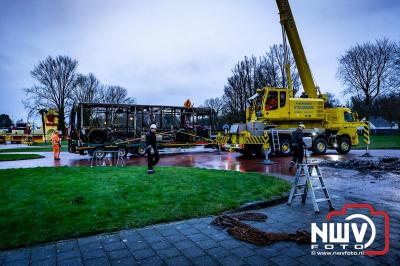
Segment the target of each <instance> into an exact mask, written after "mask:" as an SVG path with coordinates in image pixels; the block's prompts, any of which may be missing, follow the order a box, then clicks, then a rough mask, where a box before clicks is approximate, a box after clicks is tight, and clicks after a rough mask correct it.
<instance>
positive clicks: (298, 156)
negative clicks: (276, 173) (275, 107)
mask: <svg viewBox="0 0 400 266" xmlns="http://www.w3.org/2000/svg"><path fill="white" fill-rule="evenodd" d="M304 128H305V126H304V124H300V125H299V126H298V128H297V130H296V131H294V132H293V133H292V149H293V159H292V161H291V162H290V167H289V170H292V169H293V167H294V166H295V165H296V163H298V164H302V163H303V155H304V142H303V130H304Z"/></svg>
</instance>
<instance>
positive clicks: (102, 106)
mask: <svg viewBox="0 0 400 266" xmlns="http://www.w3.org/2000/svg"><path fill="white" fill-rule="evenodd" d="M212 120H213V111H212V109H211V108H186V107H179V106H161V105H138V104H133V105H131V104H129V105H127V104H106V103H80V104H79V105H76V106H74V107H73V108H72V110H71V115H70V125H69V129H68V131H69V134H68V135H69V139H68V140H69V141H68V150H69V152H71V153H80V154H82V155H83V154H86V153H89V154H92V153H93V151H94V150H99V149H105V148H107V147H110V146H112V147H117V148H118V149H119V150H120V152H121V153H123V154H125V155H126V154H127V153H132V154H137V155H140V156H143V155H144V154H145V147H144V146H145V145H144V139H145V133H146V132H147V131H148V130H149V127H150V125H151V124H156V125H157V128H158V130H157V131H158V132H157V143H158V145H159V147H160V148H161V149H162V148H166V147H183V146H194V145H204V144H207V143H208V141H206V140H209V139H210V134H211V130H212V129H213V128H212V124H213V123H212V122H213V121H212Z"/></svg>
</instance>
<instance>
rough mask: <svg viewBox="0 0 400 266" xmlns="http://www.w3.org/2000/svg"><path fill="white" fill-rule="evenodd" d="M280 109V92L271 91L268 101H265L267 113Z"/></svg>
mask: <svg viewBox="0 0 400 266" xmlns="http://www.w3.org/2000/svg"><path fill="white" fill-rule="evenodd" d="M276 109H278V92H277V91H270V92H269V93H268V97H267V100H266V101H265V111H272V110H276Z"/></svg>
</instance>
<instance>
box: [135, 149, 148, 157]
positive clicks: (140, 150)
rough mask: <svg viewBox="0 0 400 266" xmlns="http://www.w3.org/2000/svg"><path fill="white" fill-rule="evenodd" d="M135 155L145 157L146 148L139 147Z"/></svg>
mask: <svg viewBox="0 0 400 266" xmlns="http://www.w3.org/2000/svg"><path fill="white" fill-rule="evenodd" d="M137 154H138V155H139V156H140V157H143V156H145V155H146V148H145V147H143V146H140V147H139V148H138V149H137Z"/></svg>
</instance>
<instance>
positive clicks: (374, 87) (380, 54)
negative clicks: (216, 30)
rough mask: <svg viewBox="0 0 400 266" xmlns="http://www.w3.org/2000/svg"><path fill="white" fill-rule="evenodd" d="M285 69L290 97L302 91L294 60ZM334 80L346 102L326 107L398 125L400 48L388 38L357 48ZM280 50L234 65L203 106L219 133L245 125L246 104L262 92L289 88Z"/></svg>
mask: <svg viewBox="0 0 400 266" xmlns="http://www.w3.org/2000/svg"><path fill="white" fill-rule="evenodd" d="M288 57H289V60H288V61H289V64H290V70H291V76H292V83H293V90H294V95H295V94H296V93H297V92H298V91H299V90H300V89H301V87H302V86H301V82H300V79H299V74H298V71H297V68H296V64H295V62H294V58H293V55H292V54H291V53H290V51H289V56H288ZM336 77H337V79H338V80H339V81H340V82H341V83H342V85H343V86H344V89H343V90H342V91H341V92H342V94H343V96H345V97H344V98H347V101H346V102H341V101H340V100H339V99H338V98H337V97H336V96H335V95H334V94H332V93H326V95H327V98H328V102H327V106H328V107H337V106H344V105H345V106H347V107H350V108H352V109H353V110H354V111H356V112H358V114H359V116H360V118H362V117H365V118H367V119H368V118H369V117H371V116H382V117H384V118H385V119H386V120H388V121H395V122H397V123H399V124H400V42H399V43H396V42H394V41H391V40H389V39H387V38H384V39H378V40H376V41H374V42H365V43H362V44H356V45H355V46H353V47H350V48H349V49H348V50H346V51H345V52H344V54H343V55H341V56H340V57H339V59H338V68H337V73H336ZM287 85H288V84H287V78H286V76H285V66H284V49H283V46H282V45H273V46H271V47H270V48H269V50H268V51H267V53H266V54H265V55H263V56H261V57H258V58H257V57H255V56H251V57H244V59H243V60H241V61H239V62H238V63H236V64H235V66H234V67H233V69H232V73H231V75H230V76H229V77H228V78H227V83H226V85H225V86H224V94H223V95H222V96H221V97H216V98H210V99H207V100H206V101H205V102H204V105H205V106H207V107H211V108H212V109H214V112H215V116H216V117H215V121H217V127H221V126H222V124H224V123H234V122H243V121H244V120H245V108H246V107H247V102H246V101H247V99H249V98H250V97H251V96H252V95H253V94H255V93H256V89H258V88H263V87H281V88H284V87H287Z"/></svg>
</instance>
